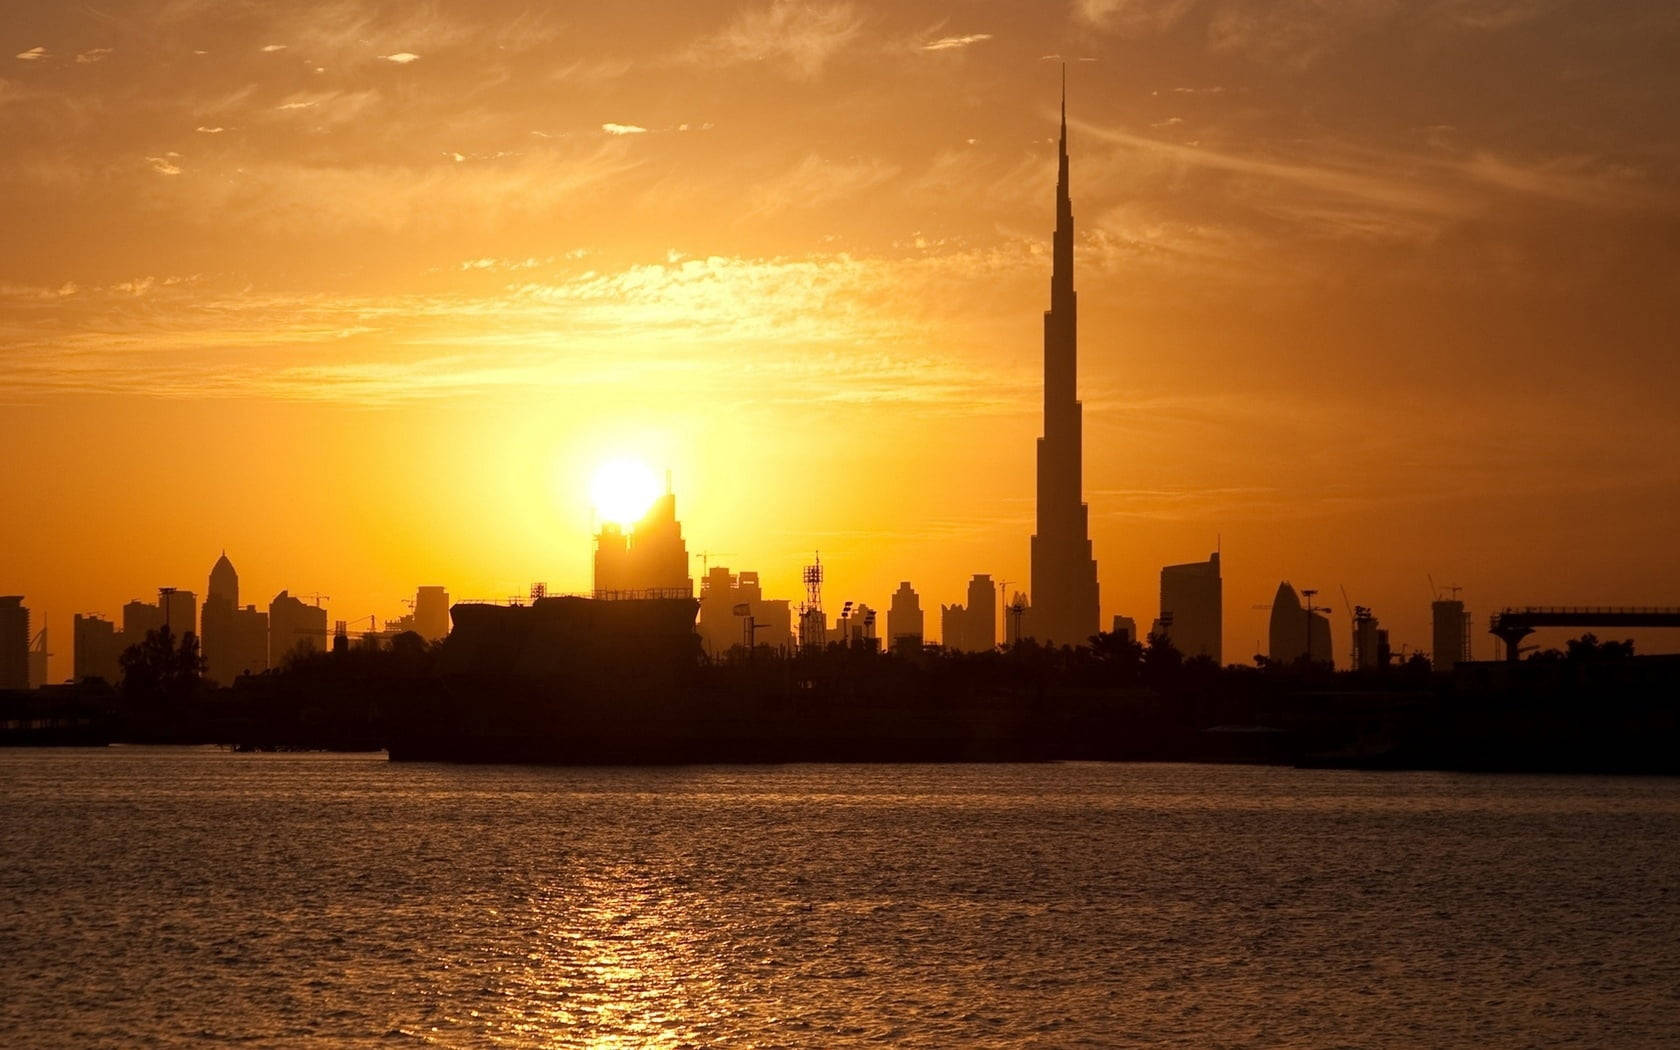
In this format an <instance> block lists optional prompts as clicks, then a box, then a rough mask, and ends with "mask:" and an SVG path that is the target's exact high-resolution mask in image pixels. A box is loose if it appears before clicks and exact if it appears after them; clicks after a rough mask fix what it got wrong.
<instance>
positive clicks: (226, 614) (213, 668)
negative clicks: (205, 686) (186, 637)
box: [199, 551, 243, 685]
mask: <svg viewBox="0 0 1680 1050" xmlns="http://www.w3.org/2000/svg"><path fill="white" fill-rule="evenodd" d="M238 610H239V573H238V572H236V571H234V568H233V562H231V561H229V560H228V556H227V551H223V552H222V556H221V557H220V558H217V559H216V564H215V565H214V566H212V567H211V569H210V586H209V588H208V589H207V590H206V591H205V596H204V609H203V610H202V612H201V615H200V617H199V622H200V628H199V641H200V644H201V647H202V652H203V653H204V662H205V665H206V671H205V674H206V676H207V677H209V679H210V680H211V681H212V682H217V683H219V684H221V685H230V684H232V682H233V679H234V676H235V675H237V674H239V672H240V671H241V670H243V668H242V667H240V666H239V659H238V658H237V657H236V656H235V654H234V648H233V617H234V613H235V612H237V611H238Z"/></svg>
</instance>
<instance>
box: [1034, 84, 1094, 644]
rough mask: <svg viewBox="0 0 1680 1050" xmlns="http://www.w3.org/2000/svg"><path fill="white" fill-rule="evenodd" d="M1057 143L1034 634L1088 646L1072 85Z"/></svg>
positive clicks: (1089, 571)
mask: <svg viewBox="0 0 1680 1050" xmlns="http://www.w3.org/2000/svg"><path fill="white" fill-rule="evenodd" d="M1066 75H1067V74H1066V72H1065V71H1064V72H1063V87H1062V133H1061V139H1060V141H1059V144H1058V146H1057V174H1056V234H1055V238H1054V241H1053V251H1052V263H1051V271H1050V309H1048V310H1046V311H1045V312H1044V436H1043V437H1041V438H1039V439H1038V528H1037V531H1036V532H1035V533H1034V534H1033V537H1032V610H1031V612H1030V613H1029V614H1028V615H1029V617H1030V621H1029V624H1028V631H1027V633H1028V634H1029V635H1031V636H1032V637H1035V638H1037V639H1038V640H1039V641H1041V642H1052V643H1054V644H1057V645H1083V644H1085V640H1086V639H1087V638H1089V637H1091V636H1092V635H1094V634H1096V633H1097V630H1098V627H1099V620H1098V613H1097V562H1096V559H1095V558H1093V557H1092V554H1091V539H1090V528H1089V525H1090V522H1089V518H1090V511H1089V508H1087V507H1086V505H1085V503H1084V499H1083V497H1082V495H1081V491H1082V486H1083V473H1082V472H1083V466H1082V458H1083V444H1084V425H1083V422H1082V419H1081V417H1082V414H1083V411H1084V410H1083V407H1082V406H1081V405H1080V403H1079V391H1078V386H1079V383H1078V372H1079V354H1078V343H1079V339H1078V329H1079V318H1078V299H1077V297H1076V296H1075V294H1074V290H1073V202H1072V201H1071V200H1070V199H1069V197H1068V152H1067V86H1066Z"/></svg>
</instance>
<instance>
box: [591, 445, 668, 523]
mask: <svg viewBox="0 0 1680 1050" xmlns="http://www.w3.org/2000/svg"><path fill="white" fill-rule="evenodd" d="M658 496H659V479H658V478H657V477H655V476H654V473H653V471H651V470H649V469H648V467H647V464H645V463H642V462H640V461H638V460H634V459H615V460H610V461H608V462H606V463H603V464H601V465H600V466H599V467H597V468H595V477H594V479H593V480H592V481H591V482H590V483H589V498H590V501H591V503H593V504H594V507H595V513H596V514H597V515H598V516H599V517H600V519H601V521H603V522H613V523H615V524H618V525H631V524H634V523H635V522H637V521H638V520H640V519H641V517H642V515H643V514H646V513H647V509H648V508H649V507H650V506H652V505H653V501H654V500H655V499H657V498H658Z"/></svg>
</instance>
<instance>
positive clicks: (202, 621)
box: [0, 551, 450, 689]
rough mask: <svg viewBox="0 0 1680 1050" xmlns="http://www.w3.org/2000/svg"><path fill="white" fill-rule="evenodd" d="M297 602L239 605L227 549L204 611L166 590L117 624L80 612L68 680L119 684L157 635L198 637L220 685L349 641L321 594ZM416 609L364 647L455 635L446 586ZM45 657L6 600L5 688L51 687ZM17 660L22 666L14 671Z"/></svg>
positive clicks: (181, 592) (19, 604)
mask: <svg viewBox="0 0 1680 1050" xmlns="http://www.w3.org/2000/svg"><path fill="white" fill-rule="evenodd" d="M307 598H308V599H309V600H307V601H306V600H305V599H304V597H299V596H294V595H293V594H291V593H290V592H289V591H285V590H282V591H280V592H279V593H278V594H276V595H275V596H274V598H273V599H272V600H271V601H270V602H269V603H268V607H267V609H266V610H264V609H261V608H259V607H257V606H256V605H254V604H245V605H241V604H240V601H239V572H238V570H236V569H235V568H234V565H233V562H232V560H231V559H229V558H228V555H227V552H226V551H223V552H222V554H221V556H220V557H219V558H217V559H216V563H215V564H214V565H213V566H212V567H211V569H210V575H209V579H208V581H207V587H206V588H205V597H204V601H203V603H202V605H201V604H200V603H199V601H198V596H197V593H196V592H194V591H191V590H188V589H186V588H181V587H160V588H158V597H157V600H156V601H147V600H145V599H143V598H135V599H133V600H131V601H128V602H126V603H124V604H123V607H122V613H121V616H120V618H119V619H118V620H115V621H113V620H110V619H107V618H106V617H104V616H100V615H98V614H96V613H76V614H74V615H73V616H72V618H71V632H72V637H71V676H70V680H71V681H75V682H80V681H84V680H87V679H95V678H97V679H103V680H104V681H106V682H111V683H116V682H118V681H120V680H121V677H122V654H123V652H124V651H125V650H127V649H128V648H130V647H132V646H136V645H139V644H140V643H141V642H143V641H145V639H146V636H147V635H148V634H149V633H151V632H154V631H159V630H161V629H163V628H168V630H169V633H170V635H171V637H172V638H174V639H177V640H181V639H184V638H185V637H186V636H188V635H191V636H193V638H194V639H195V640H196V643H197V645H198V647H199V652H200V654H201V655H202V657H203V659H204V668H205V671H204V677H205V678H207V679H208V680H209V681H211V682H213V683H215V684H217V685H230V684H232V683H233V681H234V679H236V678H238V677H239V676H240V675H248V674H261V673H262V672H264V671H266V670H268V669H270V668H277V667H281V666H283V665H284V664H285V663H286V662H287V661H288V660H289V659H292V658H294V657H297V656H300V655H305V654H308V653H310V652H324V651H326V650H327V649H328V648H329V647H331V646H332V645H333V644H335V642H336V640H337V638H338V637H340V636H343V637H345V638H348V635H349V630H348V625H347V624H346V623H344V622H343V621H339V622H337V624H336V625H334V626H335V629H333V630H329V625H328V619H327V610H326V609H325V608H324V607H322V606H321V604H320V602H321V600H322V596H320V595H309V596H307ZM412 605H413V611H412V612H410V613H408V614H406V615H404V616H401V617H398V618H396V619H392V620H387V621H386V622H385V624H384V627H383V629H379V627H378V625H377V623H374V622H371V621H372V619H373V618H372V617H369V620H370V623H369V626H368V629H366V630H364V631H361V632H359V636H360V638H361V639H362V640H363V641H364V642H365V643H367V644H378V643H379V642H381V641H388V640H389V639H390V638H392V637H394V636H396V635H397V634H400V633H403V632H405V631H413V632H414V633H416V634H418V635H420V636H421V637H422V638H424V639H425V640H427V641H438V640H440V639H442V638H444V637H445V636H446V635H448V634H449V628H450V605H449V592H448V591H447V590H445V589H444V588H443V587H437V586H423V587H420V588H419V589H418V590H417V591H416V593H415V597H414V598H413V599H412ZM34 637H35V640H36V645H37V647H38V648H39V649H40V653H39V657H40V659H38V660H35V661H33V662H34V663H35V665H36V666H35V667H34V669H33V670H32V671H31V670H29V668H28V661H27V659H26V658H27V657H30V656H34V655H35V654H34V653H33V652H32V651H30V650H29V643H30V636H29V610H28V609H27V608H26V607H25V606H24V605H23V601H22V598H21V597H19V596H15V595H14V596H10V597H0V689H22V688H26V687H28V688H34V687H38V686H41V685H45V684H47V674H46V666H45V657H46V655H47V654H46V650H45V632H44V631H42V632H38V633H37V634H36V635H35V636H34ZM14 654H15V655H16V659H17V662H18V666H19V667H20V668H23V670H21V671H20V672H19V673H18V674H17V675H14V674H13V673H12V663H13V659H14Z"/></svg>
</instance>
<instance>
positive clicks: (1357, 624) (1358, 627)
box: [1348, 605, 1388, 671]
mask: <svg viewBox="0 0 1680 1050" xmlns="http://www.w3.org/2000/svg"><path fill="white" fill-rule="evenodd" d="M1349 657H1350V659H1349V660H1348V667H1349V668H1350V669H1351V670H1354V671H1375V670H1379V669H1381V668H1383V667H1385V666H1387V665H1388V632H1387V631H1385V630H1383V629H1382V628H1381V626H1379V625H1378V623H1377V618H1376V617H1375V616H1374V615H1372V614H1371V610H1369V609H1367V608H1365V606H1363V605H1356V606H1354V608H1353V651H1352V652H1351V653H1350V654H1349Z"/></svg>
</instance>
